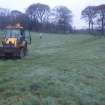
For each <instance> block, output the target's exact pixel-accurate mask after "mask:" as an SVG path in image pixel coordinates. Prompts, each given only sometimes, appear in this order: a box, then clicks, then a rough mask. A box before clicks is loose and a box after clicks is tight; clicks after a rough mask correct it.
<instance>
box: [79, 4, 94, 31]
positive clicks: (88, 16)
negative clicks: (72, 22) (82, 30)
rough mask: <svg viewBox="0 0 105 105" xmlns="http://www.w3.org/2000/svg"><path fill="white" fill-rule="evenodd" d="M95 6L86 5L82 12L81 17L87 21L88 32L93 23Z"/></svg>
mask: <svg viewBox="0 0 105 105" xmlns="http://www.w3.org/2000/svg"><path fill="white" fill-rule="evenodd" d="M95 8H96V7H95V6H88V7H86V8H85V9H84V10H83V11H82V12H81V15H82V18H83V19H85V20H86V22H88V25H89V32H90V31H91V29H92V31H93V25H94V18H95V17H96V9H95Z"/></svg>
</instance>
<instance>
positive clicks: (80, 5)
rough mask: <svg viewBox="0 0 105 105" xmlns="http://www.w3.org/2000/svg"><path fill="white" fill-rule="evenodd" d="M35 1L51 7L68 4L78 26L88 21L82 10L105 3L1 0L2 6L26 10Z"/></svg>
mask: <svg viewBox="0 0 105 105" xmlns="http://www.w3.org/2000/svg"><path fill="white" fill-rule="evenodd" d="M33 3H44V4H48V5H49V6H50V7H51V8H53V7H55V6H58V5H63V6H66V7H68V8H69V9H70V10H71V11H72V13H73V18H74V19H73V26H74V27H76V28H84V27H86V23H85V22H84V21H83V20H81V19H80V18H81V10H83V9H84V8H85V7H86V6H89V5H100V4H105V0H0V7H2V8H8V9H10V10H13V9H16V10H20V11H25V9H26V8H27V7H28V6H29V5H31V4H33Z"/></svg>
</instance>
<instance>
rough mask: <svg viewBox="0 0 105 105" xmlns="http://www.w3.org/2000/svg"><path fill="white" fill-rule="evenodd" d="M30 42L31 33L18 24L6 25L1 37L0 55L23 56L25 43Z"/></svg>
mask: <svg viewBox="0 0 105 105" xmlns="http://www.w3.org/2000/svg"><path fill="white" fill-rule="evenodd" d="M28 44H31V35H30V32H29V31H26V30H25V29H24V27H22V26H21V25H20V24H16V25H15V26H11V25H10V26H7V27H6V30H5V32H4V34H3V36H2V38H1V46H0V57H16V58H23V57H24V56H25V55H26V54H27V45H28Z"/></svg>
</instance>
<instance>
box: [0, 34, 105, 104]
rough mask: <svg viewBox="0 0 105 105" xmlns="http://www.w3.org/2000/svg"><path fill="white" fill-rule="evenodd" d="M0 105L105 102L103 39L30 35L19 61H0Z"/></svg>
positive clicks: (104, 43) (88, 36) (104, 39)
mask: <svg viewBox="0 0 105 105" xmlns="http://www.w3.org/2000/svg"><path fill="white" fill-rule="evenodd" d="M0 105H105V38H104V37H102V38H99V37H94V36H90V35H53V34H50V35H48V34H43V37H42V39H40V38H39V34H37V33H36V34H35V33H33V34H32V45H31V46H30V47H29V54H28V56H26V57H25V58H24V59H22V60H0Z"/></svg>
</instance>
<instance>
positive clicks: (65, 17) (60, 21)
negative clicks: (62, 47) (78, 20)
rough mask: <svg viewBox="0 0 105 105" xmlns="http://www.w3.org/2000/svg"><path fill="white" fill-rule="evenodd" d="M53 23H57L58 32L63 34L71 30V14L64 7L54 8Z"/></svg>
mask: <svg viewBox="0 0 105 105" xmlns="http://www.w3.org/2000/svg"><path fill="white" fill-rule="evenodd" d="M54 11H55V14H54V15H55V21H56V22H57V25H58V28H59V31H63V32H64V33H65V32H67V31H70V30H71V28H72V27H71V23H72V12H71V10H69V9H68V8H67V7H65V6H57V7H55V8H54Z"/></svg>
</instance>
